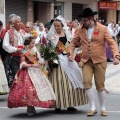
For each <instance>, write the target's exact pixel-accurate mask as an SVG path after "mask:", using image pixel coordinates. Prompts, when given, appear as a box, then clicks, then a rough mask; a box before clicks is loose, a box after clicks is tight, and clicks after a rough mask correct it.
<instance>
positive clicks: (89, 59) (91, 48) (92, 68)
mask: <svg viewBox="0 0 120 120" xmlns="http://www.w3.org/2000/svg"><path fill="white" fill-rule="evenodd" d="M96 14H97V12H93V11H92V9H91V8H85V9H84V10H83V12H82V14H80V15H79V17H82V23H83V24H82V26H81V27H79V28H78V32H77V35H76V36H75V37H74V38H73V39H72V41H71V43H70V46H69V52H70V56H69V60H70V61H72V60H73V59H74V58H73V51H74V49H75V46H76V43H77V42H78V41H80V42H81V46H82V57H81V61H80V63H79V66H80V67H82V71H83V80H84V88H85V91H86V94H87V96H88V98H89V102H90V106H91V109H90V111H89V112H88V113H87V115H88V116H93V115H94V114H95V113H97V110H96V106H95V100H94V91H93V89H92V76H93V74H94V78H95V85H96V89H97V94H98V98H99V102H100V107H101V115H102V116H107V115H108V113H107V111H106V109H105V99H104V95H105V85H104V82H105V72H106V67H107V64H106V47H105V41H106V42H107V43H108V45H109V47H110V49H111V51H112V53H113V59H114V62H113V63H114V65H117V64H119V58H120V55H119V52H118V47H117V44H116V42H115V41H114V39H113V38H112V36H111V35H110V33H109V31H108V29H107V27H106V26H104V25H102V24H100V23H98V22H96V21H95V19H94V15H96Z"/></svg>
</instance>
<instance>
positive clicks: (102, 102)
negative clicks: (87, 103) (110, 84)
mask: <svg viewBox="0 0 120 120" xmlns="http://www.w3.org/2000/svg"><path fill="white" fill-rule="evenodd" d="M97 93H98V99H99V102H100V107H101V110H105V91H102V92H97Z"/></svg>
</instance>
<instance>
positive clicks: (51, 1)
mask: <svg viewBox="0 0 120 120" xmlns="http://www.w3.org/2000/svg"><path fill="white" fill-rule="evenodd" d="M32 1H40V2H49V3H54V2H56V0H32Z"/></svg>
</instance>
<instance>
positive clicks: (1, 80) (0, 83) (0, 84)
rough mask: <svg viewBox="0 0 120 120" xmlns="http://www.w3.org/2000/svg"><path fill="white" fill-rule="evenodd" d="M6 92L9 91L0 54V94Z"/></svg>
mask: <svg viewBox="0 0 120 120" xmlns="http://www.w3.org/2000/svg"><path fill="white" fill-rule="evenodd" d="M8 93H9V88H8V82H7V77H6V74H5V69H4V65H3V62H2V59H1V55H0V94H2V95H4V94H8Z"/></svg>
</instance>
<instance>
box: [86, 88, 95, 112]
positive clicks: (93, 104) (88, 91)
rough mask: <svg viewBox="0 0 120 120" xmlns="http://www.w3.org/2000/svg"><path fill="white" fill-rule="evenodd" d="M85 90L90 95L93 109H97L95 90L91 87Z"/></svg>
mask: <svg viewBox="0 0 120 120" xmlns="http://www.w3.org/2000/svg"><path fill="white" fill-rule="evenodd" d="M85 92H86V94H87V96H88V99H89V103H90V107H91V110H95V109H96V107H95V98H94V91H93V89H92V88H90V89H88V90H85Z"/></svg>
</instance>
